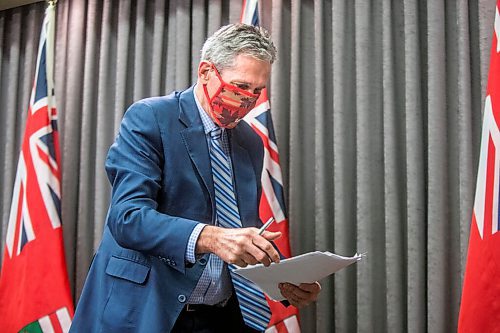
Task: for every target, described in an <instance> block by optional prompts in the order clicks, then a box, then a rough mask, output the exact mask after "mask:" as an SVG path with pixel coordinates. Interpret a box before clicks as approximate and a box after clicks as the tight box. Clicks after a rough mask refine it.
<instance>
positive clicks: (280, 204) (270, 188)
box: [241, 0, 300, 333]
mask: <svg viewBox="0 0 500 333" xmlns="http://www.w3.org/2000/svg"><path fill="white" fill-rule="evenodd" d="M241 22H242V23H245V24H251V25H259V10H258V1H257V0H244V1H243V10H242V13H241ZM244 120H245V121H246V122H247V123H248V124H249V125H250V126H251V127H252V128H253V129H254V131H255V132H256V133H257V134H258V135H259V136H260V137H261V139H262V142H263V144H264V163H263V170H262V175H261V183H262V197H261V198H260V207H259V215H260V219H261V220H262V221H267V220H268V219H269V218H270V217H274V218H275V220H276V222H277V223H273V224H271V226H270V227H269V229H268V230H270V231H281V233H282V236H281V237H280V238H278V239H277V240H275V241H274V243H275V244H276V246H277V247H278V250H279V251H280V253H281V254H282V255H283V256H284V257H285V258H288V257H290V242H289V239H288V220H287V217H286V213H285V201H284V194H283V179H282V176H281V167H280V161H279V153H278V146H277V145H276V138H275V135H274V127H273V121H272V119H271V109H270V105H269V100H268V98H267V91H266V90H265V89H264V90H263V91H262V93H261V94H260V97H259V99H258V100H257V103H256V106H255V108H254V109H253V110H252V111H251V112H250V113H249V114H248V115H247V116H246V117H245V118H244ZM268 303H269V307H270V308H271V313H272V314H271V320H270V322H269V327H268V329H267V330H266V333H300V327H299V322H298V310H297V308H296V307H294V306H292V305H290V306H288V307H285V306H284V305H283V304H282V303H280V302H275V301H271V300H269V299H268Z"/></svg>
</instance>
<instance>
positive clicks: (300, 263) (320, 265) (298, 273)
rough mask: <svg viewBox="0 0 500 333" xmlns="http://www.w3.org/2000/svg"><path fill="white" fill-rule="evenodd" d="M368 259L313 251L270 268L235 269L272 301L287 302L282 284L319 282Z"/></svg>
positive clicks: (256, 266)
mask: <svg viewBox="0 0 500 333" xmlns="http://www.w3.org/2000/svg"><path fill="white" fill-rule="evenodd" d="M363 256H364V254H362V255H358V254H356V255H354V256H352V257H343V256H340V255H337V254H334V253H331V252H321V251H315V252H309V253H305V254H301V255H299V256H296V257H293V258H289V259H284V260H282V261H281V262H280V263H279V264H276V263H272V264H271V265H270V266H269V267H265V266H264V265H262V264H259V265H253V266H247V267H244V268H238V269H235V270H234V272H235V273H238V274H239V275H241V276H243V277H245V278H247V279H249V280H250V281H252V282H253V283H255V284H256V285H258V286H259V287H260V288H261V289H262V290H263V291H264V292H265V293H266V294H267V295H268V296H269V297H270V298H272V299H274V300H276V301H281V300H284V298H283V296H282V295H281V293H280V290H279V288H278V284H279V283H280V282H290V283H293V284H295V285H299V284H301V283H311V282H314V281H319V280H321V279H323V278H324V277H326V276H328V275H330V274H333V273H335V272H337V271H339V270H341V269H342V268H344V267H346V266H349V265H350V264H353V263H355V262H357V261H359V260H361V258H362V257H363Z"/></svg>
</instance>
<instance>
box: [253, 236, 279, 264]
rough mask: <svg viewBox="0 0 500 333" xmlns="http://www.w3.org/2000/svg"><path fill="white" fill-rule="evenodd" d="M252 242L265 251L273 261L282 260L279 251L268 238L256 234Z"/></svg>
mask: <svg viewBox="0 0 500 333" xmlns="http://www.w3.org/2000/svg"><path fill="white" fill-rule="evenodd" d="M252 242H253V244H254V245H255V246H256V247H257V248H259V249H260V250H261V251H263V252H264V253H265V254H266V255H267V256H268V257H269V259H270V260H271V261H272V262H276V263H278V262H280V255H279V253H278V251H276V249H275V248H274V246H273V245H272V244H271V243H270V242H269V241H268V240H267V239H265V238H263V237H260V236H256V237H255V238H254V239H253V240H252Z"/></svg>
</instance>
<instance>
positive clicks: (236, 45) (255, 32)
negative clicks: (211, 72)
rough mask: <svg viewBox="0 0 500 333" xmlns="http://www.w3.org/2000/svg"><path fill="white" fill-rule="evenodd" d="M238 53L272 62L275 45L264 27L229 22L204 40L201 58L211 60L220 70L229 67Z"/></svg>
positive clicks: (274, 54) (274, 57)
mask: <svg viewBox="0 0 500 333" xmlns="http://www.w3.org/2000/svg"><path fill="white" fill-rule="evenodd" d="M240 54H245V55H249V56H251V57H254V58H256V59H259V60H263V61H268V62H269V63H271V64H272V63H273V62H274V60H275V59H276V47H275V46H274V44H273V41H272V40H271V37H270V36H269V33H268V32H267V31H266V30H265V29H264V28H261V27H254V26H252V25H248V24H242V23H238V24H229V25H226V26H223V27H222V28H220V29H219V30H217V31H216V32H215V33H214V34H213V35H212V36H211V37H209V38H208V39H207V40H206V41H205V44H203V48H202V49H201V60H206V61H210V62H212V63H213V64H214V65H215V67H217V69H218V70H219V71H221V70H223V69H224V68H227V67H231V66H232V65H233V63H234V59H235V58H236V57H237V56H238V55H240Z"/></svg>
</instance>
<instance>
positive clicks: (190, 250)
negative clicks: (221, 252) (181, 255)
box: [186, 223, 206, 264]
mask: <svg viewBox="0 0 500 333" xmlns="http://www.w3.org/2000/svg"><path fill="white" fill-rule="evenodd" d="M205 226H206V224H203V223H198V225H197V226H196V227H194V229H193V231H192V232H191V236H189V240H188V246H187V248H186V261H187V262H189V263H191V264H194V263H195V262H196V254H195V248H196V242H197V241H198V237H199V236H200V233H201V231H202V230H203V228H205Z"/></svg>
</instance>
